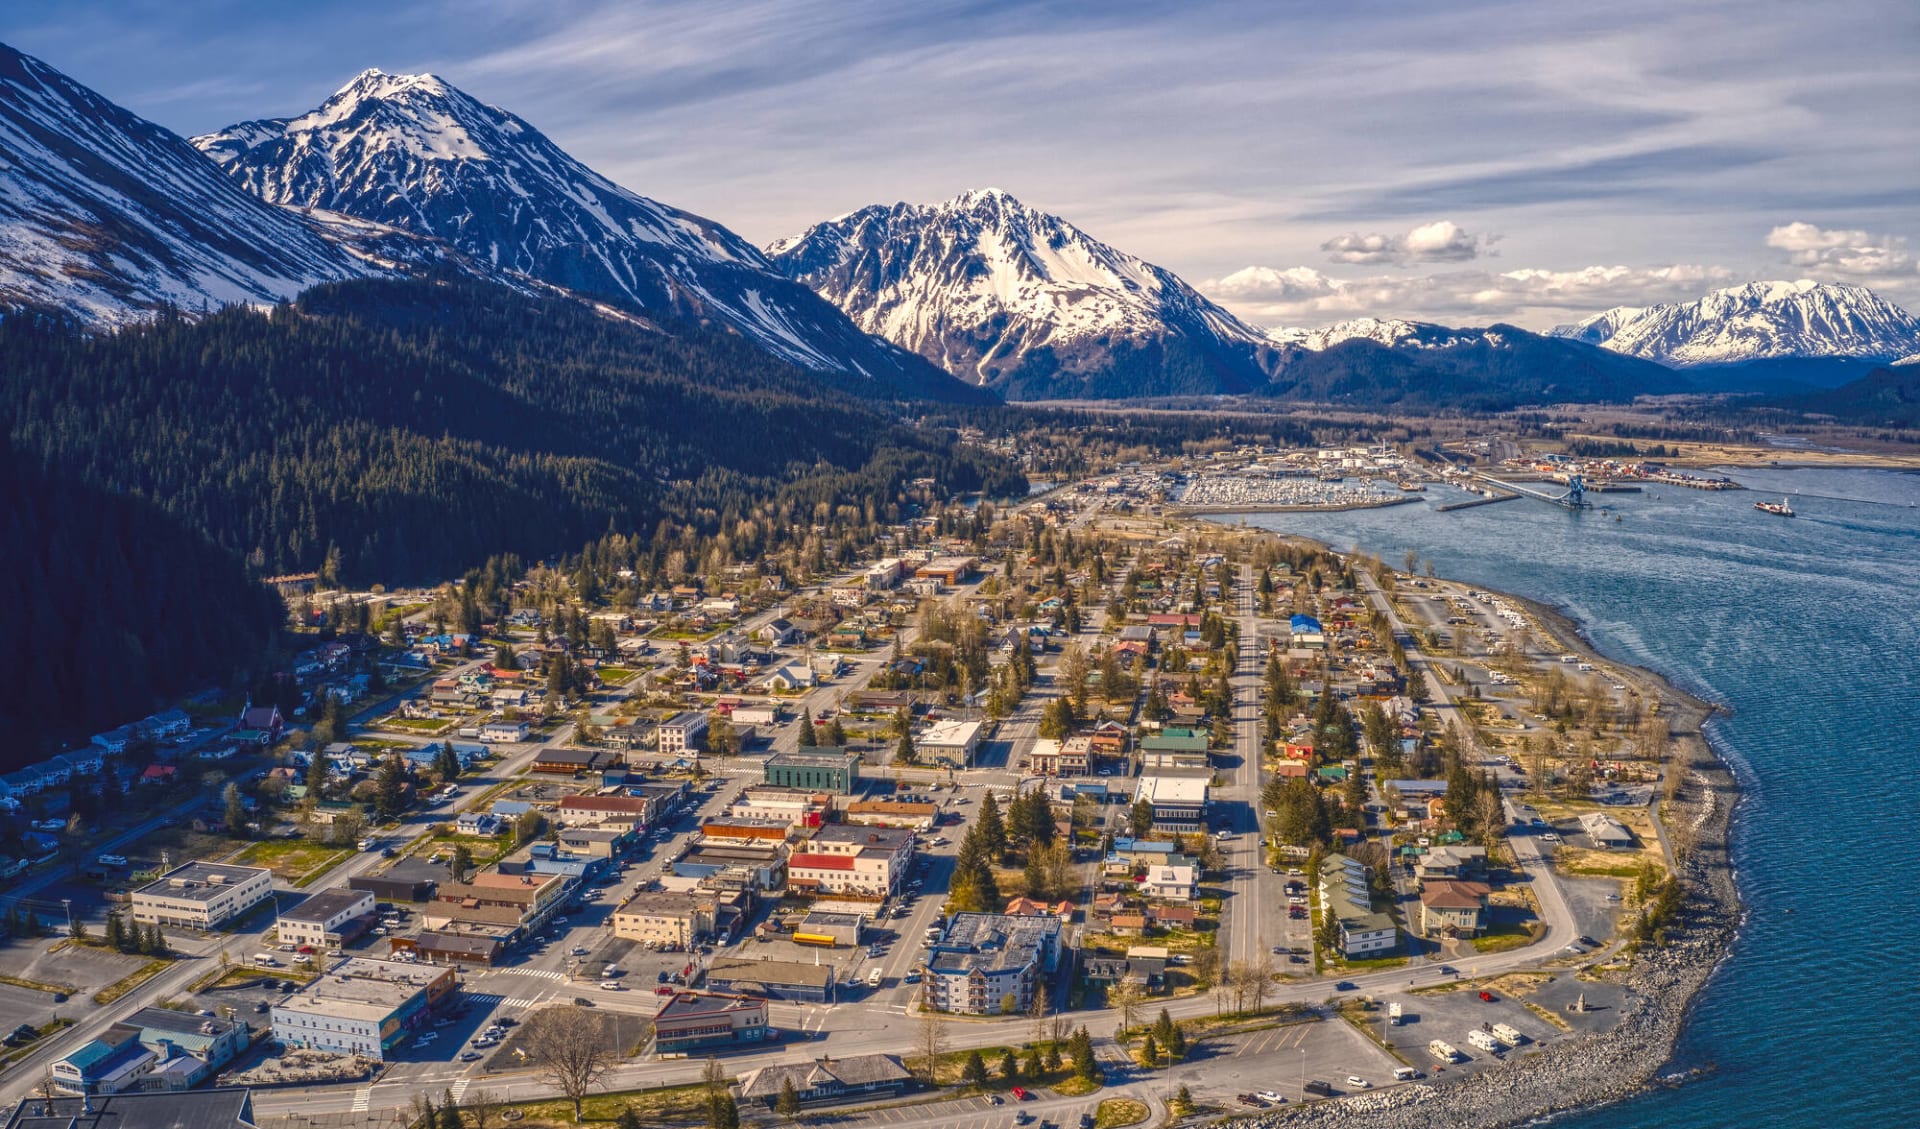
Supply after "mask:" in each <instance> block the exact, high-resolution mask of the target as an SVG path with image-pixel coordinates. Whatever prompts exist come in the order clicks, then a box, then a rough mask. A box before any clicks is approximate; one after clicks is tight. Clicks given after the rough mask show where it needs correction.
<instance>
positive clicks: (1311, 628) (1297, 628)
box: [1287, 615, 1325, 635]
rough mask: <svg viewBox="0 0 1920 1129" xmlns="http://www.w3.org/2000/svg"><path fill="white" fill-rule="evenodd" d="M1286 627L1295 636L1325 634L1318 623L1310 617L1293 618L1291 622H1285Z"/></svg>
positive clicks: (1298, 616) (1299, 616)
mask: <svg viewBox="0 0 1920 1129" xmlns="http://www.w3.org/2000/svg"><path fill="white" fill-rule="evenodd" d="M1287 626H1288V627H1289V628H1291V629H1292V631H1293V633H1294V634H1295V635H1321V634H1325V629H1324V628H1322V627H1321V626H1320V621H1319V620H1317V619H1315V618H1313V617H1312V616H1310V615H1297V616H1294V617H1293V618H1292V619H1291V620H1289V621H1287Z"/></svg>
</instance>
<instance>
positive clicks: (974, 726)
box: [917, 720, 980, 748]
mask: <svg viewBox="0 0 1920 1129" xmlns="http://www.w3.org/2000/svg"><path fill="white" fill-rule="evenodd" d="M979 735H980V723H979V722H977V721H953V720H947V721H936V722H934V723H933V724H932V725H930V726H928V727H927V731H926V732H925V733H922V734H921V735H920V737H919V738H918V741H917V743H918V744H919V745H921V746H922V747H925V746H928V745H934V746H940V747H952V748H961V747H964V746H966V745H970V744H972V743H973V739H974V738H975V737H977V736H979Z"/></svg>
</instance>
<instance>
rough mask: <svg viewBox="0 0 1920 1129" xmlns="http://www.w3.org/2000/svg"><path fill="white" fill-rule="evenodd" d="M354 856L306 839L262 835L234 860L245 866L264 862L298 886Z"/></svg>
mask: <svg viewBox="0 0 1920 1129" xmlns="http://www.w3.org/2000/svg"><path fill="white" fill-rule="evenodd" d="M351 857H353V852H352V851H348V850H342V849H341V848H339V847H328V846H323V845H322V844H319V843H310V842H308V841H306V840H305V839H263V840H261V841H260V842H258V843H254V844H252V845H250V846H248V847H247V849H246V850H244V851H241V852H240V854H239V857H237V858H236V859H235V860H234V861H235V862H238V863H240V864H241V865H242V866H264V867H266V868H268V869H269V870H271V871H273V873H274V874H275V875H276V876H278V877H281V878H284V879H286V880H287V881H289V882H292V883H293V884H294V885H296V886H305V885H308V884H309V883H312V882H314V881H315V880H317V879H318V878H319V877H320V876H321V875H323V874H325V873H326V872H327V871H329V870H332V869H333V868H334V867H335V866H338V865H339V864H340V863H343V862H345V861H346V860H347V859H349V858H351Z"/></svg>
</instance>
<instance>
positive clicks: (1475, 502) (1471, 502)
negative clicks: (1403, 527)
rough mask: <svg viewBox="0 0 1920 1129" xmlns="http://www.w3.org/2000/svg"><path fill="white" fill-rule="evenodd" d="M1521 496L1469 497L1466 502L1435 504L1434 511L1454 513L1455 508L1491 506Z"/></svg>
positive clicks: (1468, 508)
mask: <svg viewBox="0 0 1920 1129" xmlns="http://www.w3.org/2000/svg"><path fill="white" fill-rule="evenodd" d="M1519 496H1520V495H1518V494H1495V495H1493V496H1491V497H1487V498H1469V499H1467V500H1466V501H1464V502H1448V503H1447V504H1446V505H1444V506H1435V507H1433V512H1434V513H1437V514H1445V513H1452V512H1453V511H1454V510H1470V509H1472V508H1473V507H1475V506H1491V505H1493V504H1494V503H1495V502H1511V501H1513V500H1514V499H1515V498H1518V497H1519Z"/></svg>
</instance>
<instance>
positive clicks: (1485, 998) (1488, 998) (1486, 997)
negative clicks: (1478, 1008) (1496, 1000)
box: [1480, 992, 1493, 1004]
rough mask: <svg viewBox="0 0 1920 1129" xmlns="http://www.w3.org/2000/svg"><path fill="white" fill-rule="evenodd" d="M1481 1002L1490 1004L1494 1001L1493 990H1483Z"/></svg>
mask: <svg viewBox="0 0 1920 1129" xmlns="http://www.w3.org/2000/svg"><path fill="white" fill-rule="evenodd" d="M1480 1002H1482V1003H1488V1004H1490V1003H1492V1002H1493V993H1492V992H1482V993H1480Z"/></svg>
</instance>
